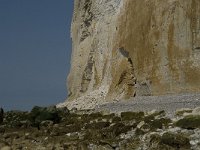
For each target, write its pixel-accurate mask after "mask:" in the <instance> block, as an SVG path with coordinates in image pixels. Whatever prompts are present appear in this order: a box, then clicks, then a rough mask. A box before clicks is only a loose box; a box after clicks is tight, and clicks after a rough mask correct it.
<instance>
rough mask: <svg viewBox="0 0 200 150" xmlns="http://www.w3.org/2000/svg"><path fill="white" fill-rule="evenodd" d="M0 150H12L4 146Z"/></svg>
mask: <svg viewBox="0 0 200 150" xmlns="http://www.w3.org/2000/svg"><path fill="white" fill-rule="evenodd" d="M0 150H12V148H11V147H10V146H4V147H2V148H1V149H0Z"/></svg>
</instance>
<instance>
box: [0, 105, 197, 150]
mask: <svg viewBox="0 0 200 150" xmlns="http://www.w3.org/2000/svg"><path fill="white" fill-rule="evenodd" d="M0 117H2V115H1V116H0ZM199 128H200V108H196V109H194V110H191V109H180V110H177V111H176V115H175V117H174V118H169V117H167V116H166V114H165V111H156V110H152V111H150V112H121V113H120V114H119V113H118V114H117V113H116V114H115V113H109V112H95V111H94V110H77V109H72V110H70V111H69V110H68V109H67V108H56V107H54V106H52V107H34V108H33V109H32V110H31V111H30V112H22V111H8V112H4V113H3V122H1V123H0V149H1V150H11V149H13V150H25V149H34V150H43V149H44V150H155V149H156V150H177V149H180V150H187V149H193V150H198V149H199V148H200V129H199Z"/></svg>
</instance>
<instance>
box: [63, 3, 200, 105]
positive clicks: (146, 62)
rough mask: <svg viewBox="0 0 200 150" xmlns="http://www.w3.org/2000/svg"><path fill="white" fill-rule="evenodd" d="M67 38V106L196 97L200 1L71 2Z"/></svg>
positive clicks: (198, 87)
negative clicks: (181, 95)
mask: <svg viewBox="0 0 200 150" xmlns="http://www.w3.org/2000/svg"><path fill="white" fill-rule="evenodd" d="M71 37H72V41H73V50H72V60H71V71H70V74H69V76H68V81H67V85H68V93H69V97H68V105H69V103H70V104H72V102H73V106H76V105H78V103H79V102H81V101H83V103H84V101H86V100H88V101H87V102H86V103H85V104H84V105H82V106H80V108H88V107H90V105H91V107H92V106H94V105H96V104H99V103H101V102H105V101H112V100H121V99H128V98H130V97H134V96H149V95H165V94H177V93H192V92H200V1H199V0H74V15H73V21H72V26H71ZM76 102H77V103H76ZM74 103H76V105H74ZM70 106H71V107H72V105H70Z"/></svg>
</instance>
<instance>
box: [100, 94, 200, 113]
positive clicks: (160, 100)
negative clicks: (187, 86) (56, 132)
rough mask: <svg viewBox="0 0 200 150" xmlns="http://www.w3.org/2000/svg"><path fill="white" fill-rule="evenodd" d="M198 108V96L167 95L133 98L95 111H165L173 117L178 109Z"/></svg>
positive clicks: (199, 102)
mask: <svg viewBox="0 0 200 150" xmlns="http://www.w3.org/2000/svg"><path fill="white" fill-rule="evenodd" d="M195 107H200V94H185V95H167V96H147V97H135V98H132V99H130V100H128V101H122V102H115V103H107V104H104V105H101V106H98V107H97V108H96V110H97V111H102V110H109V111H111V112H115V113H116V112H122V111H151V110H154V109H156V110H165V111H166V113H167V115H170V116H171V115H174V112H175V111H176V110H177V109H180V108H195Z"/></svg>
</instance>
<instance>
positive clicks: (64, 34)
mask: <svg viewBox="0 0 200 150" xmlns="http://www.w3.org/2000/svg"><path fill="white" fill-rule="evenodd" d="M72 12H73V0H0V107H1V106H2V107H4V108H5V109H7V110H10V109H18V110H19V109H20V110H29V109H30V108H32V107H33V106H34V105H40V106H46V105H52V104H56V103H59V102H62V101H64V99H65V98H66V97H67V90H66V76H67V74H68V73H69V69H70V56H71V41H70V40H71V39H70V24H71V18H72Z"/></svg>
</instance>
